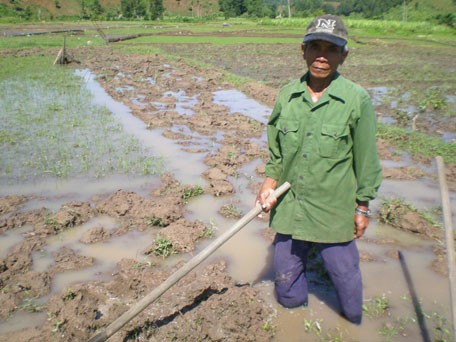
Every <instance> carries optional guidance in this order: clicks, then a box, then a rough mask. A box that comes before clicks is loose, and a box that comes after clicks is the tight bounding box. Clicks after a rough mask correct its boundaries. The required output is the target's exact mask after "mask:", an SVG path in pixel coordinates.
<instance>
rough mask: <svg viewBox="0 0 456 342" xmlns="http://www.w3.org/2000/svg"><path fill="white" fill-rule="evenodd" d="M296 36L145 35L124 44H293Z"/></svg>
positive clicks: (297, 41) (297, 40) (295, 41)
mask: <svg viewBox="0 0 456 342" xmlns="http://www.w3.org/2000/svg"><path fill="white" fill-rule="evenodd" d="M299 41H300V39H297V38H283V37H248V36H246V37H218V36H211V35H208V36H145V37H140V38H136V39H134V40H127V41H125V42H124V44H213V45H228V44H286V43H289V44H293V43H299Z"/></svg>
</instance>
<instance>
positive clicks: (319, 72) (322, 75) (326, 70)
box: [301, 40, 348, 79]
mask: <svg viewBox="0 0 456 342" xmlns="http://www.w3.org/2000/svg"><path fill="white" fill-rule="evenodd" d="M301 49H302V55H303V57H304V60H305V61H306V63H307V68H308V69H309V72H310V75H311V77H313V78H316V79H327V78H332V77H333V75H334V73H335V72H336V71H337V68H338V67H339V65H341V64H342V63H343V62H344V60H345V58H346V57H347V55H348V51H345V52H344V51H343V48H342V47H339V46H336V45H334V44H331V43H329V42H326V41H324V40H312V41H310V42H308V43H307V44H302V45H301Z"/></svg>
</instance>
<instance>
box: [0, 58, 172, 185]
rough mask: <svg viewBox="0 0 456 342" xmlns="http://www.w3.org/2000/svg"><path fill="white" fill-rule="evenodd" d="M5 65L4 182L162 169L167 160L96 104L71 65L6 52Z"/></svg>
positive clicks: (1, 102) (1, 85) (0, 140)
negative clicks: (16, 55) (148, 149)
mask: <svg viewBox="0 0 456 342" xmlns="http://www.w3.org/2000/svg"><path fill="white" fill-rule="evenodd" d="M1 65H2V67H1V68H0V69H1V71H0V107H2V111H1V113H0V119H1V120H2V128H0V146H1V148H2V151H4V153H2V157H1V163H0V164H1V165H0V182H1V183H4V184H14V183H15V182H18V181H21V182H23V181H37V180H39V179H45V178H49V177H53V178H56V177H57V178H68V177H77V176H84V177H87V176H88V177H102V176H105V175H107V174H132V175H152V174H157V173H160V172H161V170H162V166H163V165H162V162H163V161H162V160H161V159H160V158H154V157H153V156H151V155H150V152H149V151H147V150H146V149H145V148H144V147H142V146H141V144H140V143H139V141H138V140H137V139H136V138H135V137H134V136H132V135H130V134H127V133H126V132H124V131H123V127H122V126H121V124H120V123H118V122H117V121H116V120H115V118H114V117H113V116H111V115H110V112H109V111H108V110H107V108H105V107H102V106H96V105H94V104H93V103H92V99H93V95H92V94H91V93H90V91H89V90H87V89H86V88H85V87H84V84H83V81H82V80H81V78H79V77H78V76H76V75H74V73H73V71H72V70H71V69H66V68H61V67H53V66H52V62H51V61H50V60H49V58H45V57H27V58H21V59H13V58H9V57H6V58H3V59H2V61H1ZM24 96H25V99H24Z"/></svg>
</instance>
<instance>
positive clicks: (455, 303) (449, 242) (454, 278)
mask: <svg viewBox="0 0 456 342" xmlns="http://www.w3.org/2000/svg"><path fill="white" fill-rule="evenodd" d="M435 160H436V162H437V171H438V174H439V185H440V195H441V198H442V209H443V221H444V225H445V240H446V250H447V261H448V278H449V282H450V283H449V284H450V304H451V316H452V318H453V341H456V312H455V311H456V292H455V285H456V272H455V258H454V237H453V227H452V223H451V209H450V196H449V193H448V186H447V183H446V180H445V165H444V163H443V159H442V157H440V156H437V157H435Z"/></svg>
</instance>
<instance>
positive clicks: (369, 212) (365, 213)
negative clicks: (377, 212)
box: [355, 207, 371, 217]
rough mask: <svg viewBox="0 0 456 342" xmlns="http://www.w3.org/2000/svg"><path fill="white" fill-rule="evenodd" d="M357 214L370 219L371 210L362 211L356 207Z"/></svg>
mask: <svg viewBox="0 0 456 342" xmlns="http://www.w3.org/2000/svg"><path fill="white" fill-rule="evenodd" d="M355 213H357V214H359V215H362V216H366V217H370V216H371V211H370V209H367V210H363V209H360V208H358V207H356V208H355Z"/></svg>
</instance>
